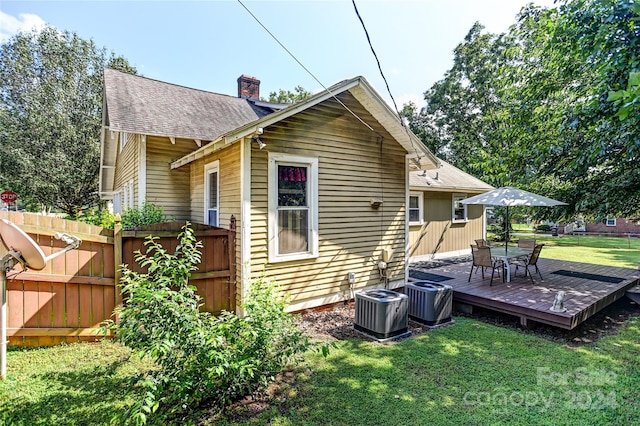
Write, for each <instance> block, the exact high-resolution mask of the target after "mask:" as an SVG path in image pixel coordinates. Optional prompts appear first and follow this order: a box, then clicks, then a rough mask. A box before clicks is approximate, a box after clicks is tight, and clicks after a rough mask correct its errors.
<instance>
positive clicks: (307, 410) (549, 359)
mask: <svg viewBox="0 0 640 426" xmlns="http://www.w3.org/2000/svg"><path fill="white" fill-rule="evenodd" d="M536 238H537V239H538V240H540V241H542V242H545V244H547V246H545V248H544V250H543V252H542V253H543V255H544V256H548V257H552V258H556V259H566V260H575V261H580V262H586V261H588V262H592V263H603V264H607V265H618V266H628V267H633V268H636V267H637V264H638V260H639V259H638V258H639V257H640V252H639V251H638V247H635V246H634V247H633V248H632V249H628V248H624V247H623V248H616V246H615V245H614V243H615V242H609V243H608V244H612V246H610V247H607V248H605V249H603V248H594V247H590V246H588V245H589V244H584V245H581V246H579V247H578V246H569V245H565V244H564V242H566V241H568V240H567V239H566V238H569V237H550V236H548V237H547V236H544V237H543V236H536ZM607 241H608V240H601V241H599V242H597V244H599V245H603V244H605V243H607ZM617 241H618V242H620V240H617ZM634 242H635V240H634ZM582 243H584V242H582ZM639 359H640V318H635V319H633V320H631V321H629V322H628V323H627V324H625V325H624V326H623V327H622V330H621V332H620V334H618V335H614V336H608V337H605V338H602V339H600V340H599V341H597V342H596V343H592V344H588V345H585V346H581V347H580V348H569V347H567V346H565V345H563V344H561V343H557V342H553V341H548V340H545V339H543V338H541V337H538V336H536V335H535V334H534V333H530V332H526V331H519V330H516V329H511V328H500V327H497V326H493V325H489V324H486V323H483V322H480V321H476V320H473V319H469V318H456V324H454V325H453V326H450V327H446V328H442V329H435V330H430V331H428V332H427V333H423V334H421V335H417V336H414V337H412V338H410V339H408V340H405V341H403V342H399V343H395V344H388V345H381V344H378V343H371V342H366V341H361V340H349V341H341V342H339V343H338V345H337V347H336V348H335V349H333V350H332V352H331V354H330V356H329V357H328V358H326V359H325V358H322V357H321V356H319V355H318V354H316V353H310V354H308V356H307V358H306V362H307V365H308V366H309V369H308V370H307V369H301V370H300V371H301V373H300V374H299V375H298V380H297V382H296V383H295V385H291V386H290V387H289V388H288V389H286V392H285V393H284V398H285V399H284V401H280V402H278V403H277V404H274V405H273V406H272V407H271V408H270V409H267V410H265V411H264V412H261V413H260V414H257V415H255V416H252V417H250V420H244V421H239V420H237V419H238V418H239V417H238V416H234V415H228V416H227V417H223V418H214V417H212V416H211V415H210V414H198V415H194V416H193V421H194V423H196V424H204V425H207V424H228V425H232V424H264V425H267V424H269V425H364V424H367V425H391V424H392V425H425V424H434V425H435V424H438V425H458V424H464V425H486V424H493V425H511V424H527V425H632V424H640V421H639V420H638V413H639V412H640V362H638V360H639ZM7 365H8V378H7V380H6V381H4V382H0V425H4V424H7V425H51V424H56V425H108V424H110V423H111V419H112V417H114V416H115V415H119V414H122V413H124V412H125V411H126V410H127V408H128V407H129V406H130V405H131V404H132V403H133V401H134V399H135V398H136V397H137V396H139V395H138V394H139V392H140V391H139V389H137V388H135V387H133V386H132V385H131V379H132V378H133V377H134V376H135V375H136V374H140V373H141V372H144V371H145V370H146V369H149V368H152V367H153V366H152V365H151V364H150V363H148V362H145V361H144V360H140V359H138V357H136V356H130V351H129V350H128V349H127V348H124V347H122V346H120V345H118V344H115V343H112V342H103V343H99V344H73V345H64V346H57V347H52V348H35V349H33V348H27V349H15V348H10V349H9V353H8V362H7ZM306 371H312V374H304V372H306ZM233 419H236V420H233ZM116 424H117V423H116Z"/></svg>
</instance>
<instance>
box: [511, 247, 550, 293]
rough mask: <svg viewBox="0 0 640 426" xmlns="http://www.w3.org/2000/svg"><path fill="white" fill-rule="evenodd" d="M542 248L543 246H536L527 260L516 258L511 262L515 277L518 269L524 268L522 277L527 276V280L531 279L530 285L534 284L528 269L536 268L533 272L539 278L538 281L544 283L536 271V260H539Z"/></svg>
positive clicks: (538, 270) (537, 270) (538, 271)
mask: <svg viewBox="0 0 640 426" xmlns="http://www.w3.org/2000/svg"><path fill="white" fill-rule="evenodd" d="M542 247H544V244H536V246H535V247H534V248H533V252H532V253H531V255H530V256H529V257H528V258H526V259H524V258H518V259H515V260H514V261H513V262H511V264H512V265H516V271H515V273H514V275H515V276H518V268H519V267H521V266H522V267H523V268H524V277H526V276H527V275H529V278H531V283H533V284H535V281H533V275H532V274H531V271H530V270H529V268H530V267H532V266H533V267H535V268H536V270H535V271H536V272H537V273H538V275H539V276H540V280H542V281H544V278H542V274H541V273H540V269H538V259H539V258H540V252H541V251H542Z"/></svg>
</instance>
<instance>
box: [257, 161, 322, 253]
mask: <svg viewBox="0 0 640 426" xmlns="http://www.w3.org/2000/svg"><path fill="white" fill-rule="evenodd" d="M317 175H318V160H317V159H315V158H304V157H294V156H288V155H280V154H271V155H270V156H269V182H270V185H269V260H270V261H271V262H277V261H286V260H296V259H306V258H312V257H317V256H318V237H317V234H318V213H317V211H318V210H317V209H318V190H317Z"/></svg>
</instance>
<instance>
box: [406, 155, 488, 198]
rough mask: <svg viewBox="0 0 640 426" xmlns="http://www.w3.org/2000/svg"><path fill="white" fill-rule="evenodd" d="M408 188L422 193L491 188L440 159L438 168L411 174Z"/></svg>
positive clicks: (474, 190)
mask: <svg viewBox="0 0 640 426" xmlns="http://www.w3.org/2000/svg"><path fill="white" fill-rule="evenodd" d="M409 186H410V187H411V189H413V190H417V189H419V190H423V191H455V192H479V193H480V192H487V191H491V190H492V189H494V187H493V186H491V185H489V184H488V183H486V182H484V181H481V180H480V179H478V178H475V177H473V176H471V175H470V174H469V173H466V172H463V171H462V170H460V169H459V168H457V167H455V166H454V165H452V164H449V163H447V162H446V161H444V160H442V159H440V168H439V169H436V170H429V171H428V172H421V171H416V172H411V173H410V174H409Z"/></svg>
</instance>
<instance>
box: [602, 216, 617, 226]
mask: <svg viewBox="0 0 640 426" xmlns="http://www.w3.org/2000/svg"><path fill="white" fill-rule="evenodd" d="M609 221H612V223H610V222H609ZM604 224H605V225H606V226H616V218H615V217H608V218H606V219H605V221H604Z"/></svg>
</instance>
